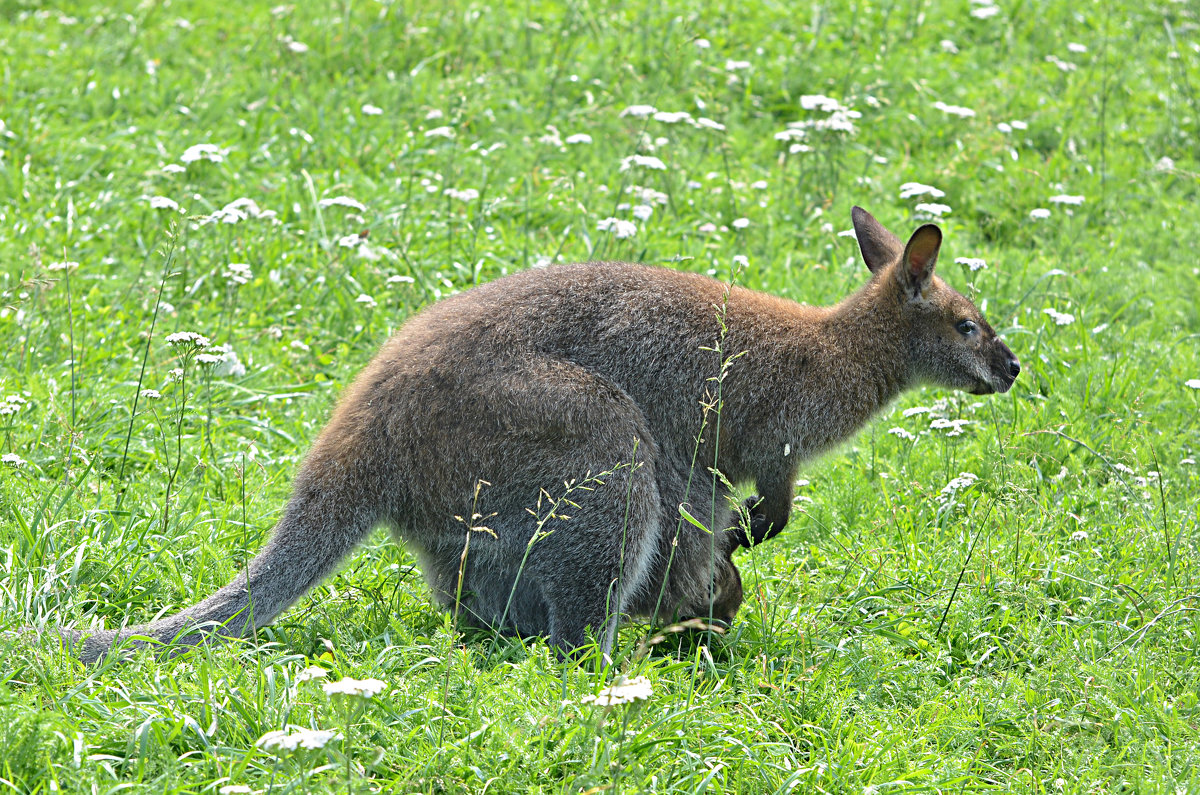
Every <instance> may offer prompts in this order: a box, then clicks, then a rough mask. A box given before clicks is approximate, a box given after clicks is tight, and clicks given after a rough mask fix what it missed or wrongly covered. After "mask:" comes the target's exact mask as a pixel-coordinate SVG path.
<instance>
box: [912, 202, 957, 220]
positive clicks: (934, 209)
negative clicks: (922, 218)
mask: <svg viewBox="0 0 1200 795" xmlns="http://www.w3.org/2000/svg"><path fill="white" fill-rule="evenodd" d="M913 212H914V213H925V214H928V215H932V216H933V217H935V218H941V217H942V216H943V215H945V214H946V213H948V212H950V205H948V204H937V203H936V202H921V203H920V204H918V205H917V206H916V207H913Z"/></svg>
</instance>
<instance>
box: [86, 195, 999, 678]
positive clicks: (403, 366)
mask: <svg viewBox="0 0 1200 795" xmlns="http://www.w3.org/2000/svg"><path fill="white" fill-rule="evenodd" d="M852 216H853V221H854V229H855V232H856V235H857V238H858V244H859V248H860V250H861V252H862V257H863V260H864V261H865V262H866V265H867V267H868V268H869V269H870V271H871V279H870V281H869V282H867V284H866V285H864V286H863V287H862V288H861V289H859V290H858V291H857V292H855V293H854V294H853V295H851V296H850V297H848V298H846V299H845V300H843V301H842V302H841V303H839V304H837V305H835V306H832V307H810V306H802V305H800V304H797V303H794V302H792V301H788V300H784V299H781V298H776V297H772V296H769V295H764V294H761V293H757V292H752V291H750V290H746V289H742V288H740V287H736V286H733V287H731V286H729V285H726V284H723V283H721V282H719V281H716V280H714V279H710V278H707V277H705V276H700V275H696V274H693V273H682V272H678V271H674V270H670V269H666V268H659V267H649V266H644V265H633V264H628V263H619V262H613V263H585V264H577V265H562V266H555V267H550V268H546V269H535V270H528V271H525V272H522V273H518V274H515V275H511V276H507V277H505V278H502V279H498V280H496V281H493V282H491V283H488V284H484V285H481V286H479V287H475V288H473V289H471V290H467V291H466V292H463V293H461V294H458V295H455V296H453V297H450V298H446V299H444V300H442V301H439V302H437V303H435V304H433V305H431V306H430V307H428V308H426V309H425V310H423V311H422V312H420V313H419V314H417V315H416V316H415V317H413V318H412V319H411V320H409V321H408V322H407V323H406V324H405V325H404V326H403V327H402V328H401V329H400V330H399V331H398V332H397V333H396V334H395V336H393V337H392V338H391V340H389V341H388V342H387V343H386V344H385V345H384V346H383V348H382V349H381V350H380V352H379V354H378V355H377V356H376V357H375V358H374V360H373V361H372V362H371V363H370V364H368V365H367V367H366V369H365V370H363V372H362V373H361V374H360V375H359V376H358V378H357V379H355V381H354V383H353V384H352V385H351V386H350V387H349V388H347V389H346V391H345V394H344V395H343V397H342V399H341V402H340V405H339V406H338V407H337V409H336V411H335V412H334V414H333V418H332V419H331V420H330V422H329V424H328V426H327V427H326V428H325V429H324V431H323V432H322V433H321V434H320V436H319V437H318V438H317V441H316V443H315V444H314V445H313V447H312V450H311V451H310V452H309V454H308V456H307V458H306V459H305V461H304V464H303V466H302V467H301V468H300V472H299V474H298V475H297V477H296V482H295V486H294V491H293V494H292V496H291V499H290V500H289V502H288V503H287V506H286V508H285V509H284V512H283V516H282V518H281V519H280V520H279V523H278V524H277V525H276V527H275V530H274V533H273V534H272V536H271V537H270V540H269V541H268V542H267V544H266V546H265V547H264V548H263V549H262V551H261V552H259V554H258V555H257V556H256V557H255V558H254V559H253V560H251V561H250V563H249V565H248V567H247V571H246V572H243V573H242V574H241V575H239V576H238V577H237V578H236V579H234V581H233V582H231V583H230V584H229V585H226V586H225V587H224V588H221V589H220V590H219V591H217V592H216V593H215V594H213V595H212V596H210V597H208V598H207V599H205V600H204V601H202V602H200V603H199V604H196V605H194V606H192V607H190V608H188V609H186V610H184V611H183V612H181V613H178V614H176V615H174V616H171V617H169V618H165V619H162V620H160V621H155V622H153V623H150V624H144V625H140V626H133V627H127V628H125V629H121V630H119V631H100V632H90V633H89V632H81V631H73V630H66V631H64V636H65V637H66V638H67V640H68V641H69V642H70V643H71V644H72V645H73V646H74V647H75V648H76V651H77V652H78V654H79V656H80V657H81V658H82V659H83V660H84V661H86V662H93V661H96V660H98V659H99V658H101V657H103V656H104V655H105V654H106V653H107V652H108V650H109V649H110V647H111V646H112V644H113V643H114V642H116V641H118V640H125V639H129V638H133V637H134V636H148V637H149V638H150V639H153V640H154V641H157V642H159V643H162V644H169V643H172V642H174V643H176V644H194V643H198V642H201V641H203V640H204V639H206V638H209V637H213V636H214V635H217V636H230V637H241V636H244V635H247V634H250V633H252V632H253V630H254V629H256V628H258V627H261V626H263V625H265V624H267V623H269V622H270V621H271V620H273V619H274V618H275V617H276V616H278V615H279V614H280V613H281V612H283V611H284V610H285V609H286V608H287V607H288V606H289V605H291V604H292V603H293V602H295V601H296V600H297V599H299V598H300V596H302V595H303V594H304V593H305V592H306V591H308V590H309V589H310V588H311V587H313V586H314V585H315V584H316V583H318V582H320V581H321V580H322V578H324V577H325V576H326V575H328V574H329V573H330V572H331V570H333V568H334V567H335V566H336V565H337V564H338V563H339V561H341V560H342V559H343V558H344V557H346V555H348V554H349V553H350V552H351V550H353V548H354V547H355V545H356V544H357V543H358V542H360V541H361V540H362V539H363V538H364V536H366V535H367V533H368V532H370V530H371V529H372V528H373V527H375V526H376V525H379V524H384V525H387V526H388V527H389V528H390V529H391V531H392V532H393V534H394V535H395V536H396V538H397V539H398V540H400V541H401V543H403V544H405V545H406V546H407V547H408V548H409V549H411V550H412V551H413V552H414V553H415V555H416V558H417V560H418V562H419V565H420V568H421V570H422V571H423V573H424V575H425V578H426V580H427V581H428V583H429V585H430V587H431V588H432V591H433V594H434V596H435V598H436V600H437V601H438V602H439V603H441V604H442V605H445V606H447V607H452V606H453V605H455V604H456V600H457V604H458V605H459V608H460V612H461V614H462V615H463V616H465V617H466V618H467V620H468V621H470V622H472V623H475V624H478V625H481V626H485V627H492V628H495V629H497V630H500V631H505V632H514V633H520V634H522V635H546V636H549V640H550V642H551V643H552V644H553V645H555V646H556V647H558V649H559V650H560V651H562V652H569V651H570V650H572V649H574V648H575V647H578V646H579V645H580V644H583V643H584V642H585V640H586V638H587V633H588V632H589V631H590V632H591V633H593V634H594V635H595V636H596V637H598V638H599V639H600V641H601V645H602V648H603V650H604V651H605V653H607V652H609V651H610V650H611V647H612V644H613V640H614V637H615V634H616V631H617V627H618V624H619V622H620V621H621V619H622V618H624V617H629V616H639V617H652V616H659V617H669V616H677V617H686V616H693V617H711V618H716V619H719V620H721V621H726V622H728V621H731V620H732V619H733V617H734V614H735V613H736V612H737V609H738V607H739V606H740V604H741V601H742V586H741V579H740V577H739V575H738V571H737V567H736V566H735V565H734V562H733V559H732V554H733V552H734V550H735V549H737V548H739V547H741V546H749V545H752V544H754V543H758V542H761V541H763V540H765V539H767V538H770V537H771V536H773V535H775V534H776V533H778V532H779V531H780V530H781V529H783V527H784V525H785V524H787V521H788V515H789V512H790V509H791V506H792V499H793V489H794V484H795V480H796V477H797V471H798V469H799V467H800V465H801V464H802V463H803V462H804V461H805V460H807V459H810V458H812V457H813V456H815V455H817V454H819V453H821V452H822V451H824V450H827V449H829V448H830V447H831V446H833V445H836V444H837V443H838V442H841V441H843V440H845V439H847V438H848V437H850V436H851V435H852V434H853V433H855V431H857V430H858V429H859V428H861V427H862V426H863V425H864V423H866V422H867V420H868V419H869V418H870V417H871V416H872V415H874V414H875V413H876V412H878V411H879V410H880V409H882V408H884V407H885V406H886V405H887V404H888V402H889V401H891V400H892V399H893V398H895V397H896V396H897V395H898V394H900V392H901V391H903V390H905V389H907V388H909V387H912V386H915V385H918V384H922V383H928V384H936V385H940V386H943V387H947V388H952V389H963V390H967V391H969V392H972V393H974V394H988V393H992V392H1005V391H1007V390H1008V389H1009V387H1010V386H1012V384H1013V381H1014V380H1015V378H1016V377H1017V374H1018V373H1019V372H1020V364H1019V363H1018V361H1017V358H1016V357H1015V356H1014V355H1013V353H1012V352H1011V351H1010V350H1009V349H1008V347H1006V346H1005V345H1004V343H1003V342H1001V341H1000V340H999V339H998V338H997V336H996V333H995V332H994V331H993V330H992V327H991V326H989V325H988V324H987V321H985V320H984V319H983V317H982V316H981V315H980V313H979V311H978V310H977V309H976V308H975V306H974V305H972V303H971V302H970V301H969V300H967V299H966V298H965V297H963V296H962V295H960V294H959V293H957V292H955V291H954V290H952V289H951V288H950V287H948V286H946V284H945V283H943V282H942V280H941V279H939V278H938V277H936V276H935V275H934V273H933V271H934V264H935V263H936V261H937V256H938V250H939V247H940V245H941V242H942V233H941V231H940V230H939V229H938V227H937V226H935V225H933V224H927V225H925V226H922V227H920V228H919V229H917V230H916V232H915V233H914V234H913V235H912V238H911V239H910V240H909V241H908V243H907V245H905V244H904V243H902V242H901V241H900V240H899V239H898V238H896V237H895V236H894V235H893V234H892V233H891V232H889V231H887V230H886V229H885V228H884V227H883V226H882V225H881V224H880V223H879V222H878V221H876V220H875V218H873V217H872V216H871V215H870V214H869V213H867V212H866V211H865V210H863V209H861V208H859V207H855V208H854V210H853V213H852ZM722 372H723V375H722V376H721V378H720V380H719V381H718V380H714V379H715V378H716V377H717V376H718V374H720V373H722ZM718 389H719V401H720V402H719V410H720V413H719V417H717V416H716V415H715V414H713V412H712V411H711V409H712V408H713V407H714V406H715V405H716V398H717V397H718V394H717V393H718ZM706 404H707V405H708V406H709V409H710V410H709V414H708V415H707V416H708V419H707V422H705V417H706V414H705V412H706V408H705V405H706ZM714 471H715V472H719V474H720V477H718V476H716V475H715V474H714ZM571 481H573V482H574V484H575V485H574V486H573V487H570V488H568V487H567V486H564V484H565V483H567V482H571ZM745 483H753V484H754V486H755V487H756V488H757V492H758V494H759V495H760V497H756V498H751V499H750V500H749V501H747V503H746V507H747V508H748V509H749V521H748V523H747V522H741V521H739V519H738V516H737V514H739V513H741V511H739V510H737V507H738V506H737V505H736V503H731V500H732V493H731V490H730V487H729V484H745ZM565 491H569V494H567V496H566V500H568V501H569V502H564V503H563V504H562V505H561V506H560V509H559V510H557V511H555V512H553V514H549V513H547V509H546V505H547V504H548V503H547V497H548V496H549V497H555V496H558V495H562V494H564V493H565ZM539 506H540V507H539ZM684 511H686V512H687V513H688V514H689V515H690V516H691V517H696V518H698V521H701V520H702V521H703V522H705V523H706V524H707V525H708V527H707V528H700V527H697V526H695V525H694V524H693V523H692V522H690V521H685V518H686V517H683V516H682V513H683V512H684ZM464 517H465V518H464ZM471 524H478V525H480V526H483V527H486V530H485V529H470V528H469V525H471ZM739 525H742V526H743V529H738V526H739ZM535 534H536V537H535ZM467 539H469V542H468V540H467ZM531 539H532V543H531ZM464 544H467V545H468V547H469V548H468V550H467V551H466V553H465V554H464ZM143 642H145V641H144V640H141V641H139V640H134V641H132V642H131V643H143Z"/></svg>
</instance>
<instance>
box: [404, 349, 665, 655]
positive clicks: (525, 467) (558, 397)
mask: <svg viewBox="0 0 1200 795" xmlns="http://www.w3.org/2000/svg"><path fill="white" fill-rule="evenodd" d="M491 366H492V367H494V368H496V369H498V370H501V371H503V372H504V373H505V377H504V378H495V379H492V380H490V381H488V382H487V384H486V387H487V389H486V390H485V391H484V390H481V391H479V392H478V393H477V392H476V391H475V390H476V387H477V385H476V384H475V383H474V382H467V383H464V384H462V388H460V389H459V390H458V394H459V399H460V401H461V402H462V403H463V404H464V405H467V406H469V407H470V408H471V410H472V417H474V420H473V422H472V429H471V430H472V444H471V445H470V446H469V447H467V448H466V449H465V450H459V451H456V455H459V456H460V459H461V460H460V461H459V462H456V466H455V471H456V473H457V476H458V478H460V480H458V482H457V483H456V484H455V486H454V488H453V490H452V493H453V494H454V495H455V497H454V500H455V501H453V502H451V503H450V504H449V505H447V504H445V502H442V503H438V502H434V501H432V500H431V501H428V502H422V503H421V504H420V505H418V506H417V509H416V510H415V511H414V512H413V514H412V515H411V516H409V517H397V523H398V525H400V533H401V535H402V536H403V537H404V539H405V542H406V543H407V544H408V545H409V546H410V547H413V548H414V551H416V553H417V555H418V556H419V558H420V559H421V563H422V569H423V570H424V571H425V574H426V579H427V580H429V581H430V584H431V585H432V586H433V587H434V591H435V593H440V594H441V596H440V597H439V601H441V602H442V603H443V604H452V603H453V601H454V597H453V595H454V593H455V592H456V591H457V590H458V582H457V581H458V577H459V568H460V563H461V559H462V552H463V547H464V540H465V532H466V528H465V527H464V526H463V524H462V520H458V521H457V522H452V521H451V517H453V516H460V517H468V516H472V515H477V516H478V517H479V518H478V520H477V521H478V523H479V524H480V525H483V526H486V527H487V528H488V530H487V531H484V530H480V531H477V532H472V533H471V541H470V548H469V550H468V552H467V556H468V561H467V563H466V565H465V567H464V569H463V582H462V585H461V592H462V593H463V595H464V596H463V603H462V608H463V609H469V610H470V611H472V615H473V616H475V617H478V618H479V619H480V620H481V621H482V622H483V623H490V624H491V625H492V626H496V627H499V628H503V629H511V628H514V626H515V629H517V631H519V632H521V633H522V634H535V633H536V634H543V635H548V636H549V639H550V641H551V642H552V643H553V644H555V645H556V646H558V647H559V648H560V649H562V650H568V649H570V648H573V647H575V646H578V645H580V644H582V643H583V642H584V641H585V640H586V638H587V636H588V633H589V631H590V633H591V634H592V635H594V636H596V637H599V638H601V639H602V641H603V642H604V643H606V644H611V642H612V636H613V635H614V634H615V630H614V628H615V625H616V623H617V621H618V620H619V616H621V615H622V614H623V613H626V612H628V606H629V605H630V604H631V602H632V599H633V596H634V594H636V593H637V592H639V591H640V590H642V589H644V587H645V582H646V580H647V578H648V572H649V571H650V569H651V565H650V564H651V561H652V560H653V559H654V557H655V555H656V553H657V550H658V549H659V547H660V543H659V539H658V533H659V529H660V528H661V526H662V520H661V512H662V506H661V500H660V497H659V491H658V486H657V484H656V480H655V478H656V475H655V471H656V467H657V458H658V446H657V443H656V442H655V440H654V438H653V436H652V435H651V433H650V430H649V426H648V423H647V422H646V419H645V417H644V416H643V414H642V412H641V410H640V409H639V408H638V407H637V405H636V404H635V403H634V401H633V399H632V398H630V396H629V395H628V394H627V393H626V392H625V391H624V390H622V389H621V388H620V386H618V385H617V384H615V383H613V382H611V381H609V380H607V379H605V378H603V377H602V376H599V375H597V374H595V373H593V372H591V371H590V370H587V369H586V368H583V367H580V366H579V365H576V364H574V363H572V362H569V361H564V360H561V359H534V360H529V359H523V360H521V361H520V362H505V361H500V362H496V363H493V364H492V365H491ZM454 422H461V419H459V418H458V417H457V416H456V415H453V416H452V415H449V414H446V415H445V416H442V415H440V414H438V413H437V412H436V411H434V412H426V413H425V414H422V415H418V416H416V417H415V418H414V421H413V423H412V428H413V430H414V432H421V433H429V434H434V433H437V432H438V431H437V429H438V428H439V427H443V426H452V425H453V423H454ZM427 428H428V430H427ZM410 449H413V450H418V451H419V453H418V457H415V458H414V459H413V460H412V461H411V462H409V463H407V464H406V467H405V468H406V469H408V470H411V471H444V470H446V469H447V462H446V460H445V458H443V457H442V455H441V454H440V453H439V452H438V450H437V449H436V448H435V449H430V448H428V447H425V448H418V447H415V446H414V447H411V448H410ZM420 456H429V457H428V458H423V457H420ZM481 481H482V482H484V483H485V484H486V485H484V486H483V487H482V488H476V484H477V483H478V482H481ZM405 518H407V519H408V521H409V523H410V524H409V526H408V527H405V526H404V522H405ZM451 539H453V541H451ZM513 584H515V586H514V585H513ZM468 599H469V601H468Z"/></svg>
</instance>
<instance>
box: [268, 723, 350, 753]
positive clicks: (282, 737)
mask: <svg viewBox="0 0 1200 795" xmlns="http://www.w3.org/2000/svg"><path fill="white" fill-rule="evenodd" d="M337 737H338V734H337V732H333V731H327V730H324V729H306V728H304V727H297V728H296V729H295V730H294V731H292V732H288V731H287V730H280V729H277V730H275V731H270V732H267V733H266V734H264V735H263V736H262V737H259V738H258V741H257V742H256V743H255V745H257V746H258V747H259V748H262V749H263V750H264V751H267V752H268V753H279V752H281V751H284V752H286V751H295V750H296V749H297V748H307V749H316V748H324V747H325V744H326V743H328V742H329V741H330V740H333V739H336V738H337Z"/></svg>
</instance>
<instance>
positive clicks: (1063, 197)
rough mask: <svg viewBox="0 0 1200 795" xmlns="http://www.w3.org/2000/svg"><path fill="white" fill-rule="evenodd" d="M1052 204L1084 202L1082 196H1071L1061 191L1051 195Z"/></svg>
mask: <svg viewBox="0 0 1200 795" xmlns="http://www.w3.org/2000/svg"><path fill="white" fill-rule="evenodd" d="M1048 201H1049V202H1050V203H1051V204H1073V205H1080V204H1083V197H1082V196H1071V195H1069V194H1066V193H1060V194H1058V195H1057V196H1051V197H1050V198H1049V200H1048Z"/></svg>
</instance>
